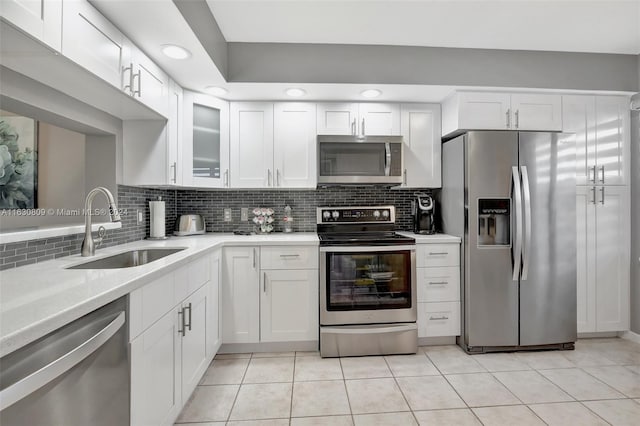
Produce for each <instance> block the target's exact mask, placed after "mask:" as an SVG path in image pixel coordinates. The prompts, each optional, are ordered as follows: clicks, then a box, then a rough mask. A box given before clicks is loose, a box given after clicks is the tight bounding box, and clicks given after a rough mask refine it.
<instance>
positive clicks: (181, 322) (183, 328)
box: [178, 308, 187, 337]
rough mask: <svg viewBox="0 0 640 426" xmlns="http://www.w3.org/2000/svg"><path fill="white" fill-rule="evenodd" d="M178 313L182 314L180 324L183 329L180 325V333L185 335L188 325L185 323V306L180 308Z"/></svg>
mask: <svg viewBox="0 0 640 426" xmlns="http://www.w3.org/2000/svg"><path fill="white" fill-rule="evenodd" d="M178 315H179V316H180V325H181V326H182V329H180V327H178V334H181V335H182V337H184V335H185V334H187V332H186V327H185V324H184V308H182V309H180V310H179V311H178Z"/></svg>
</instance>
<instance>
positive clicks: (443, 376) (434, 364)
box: [423, 351, 484, 425]
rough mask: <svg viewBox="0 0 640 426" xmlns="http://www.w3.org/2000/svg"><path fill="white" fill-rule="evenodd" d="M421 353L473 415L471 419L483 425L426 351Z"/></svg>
mask: <svg viewBox="0 0 640 426" xmlns="http://www.w3.org/2000/svg"><path fill="white" fill-rule="evenodd" d="M423 352H424V354H425V355H426V357H427V358H428V359H429V361H431V363H432V364H433V366H434V367H435V368H436V370H438V372H439V373H440V376H442V378H443V379H444V380H445V381H446V382H447V384H448V385H449V386H451V389H453V391H454V392H455V393H456V395H458V398H460V400H461V401H462V402H463V403H464V405H465V406H466V407H467V410H469V412H471V414H473V417H475V418H476V419H477V420H478V422H480V424H482V425H484V422H483V421H482V420H480V417H478V415H477V414H476V412H475V411H473V409H472V408H471V407H470V406H469V404H467V401H465V400H464V398H463V397H462V396H461V395H460V394H459V393H458V391H457V390H456V388H454V387H453V385H452V384H451V383H449V380H447V378H446V376H445V375H444V374H442V371H441V370H440V368H438V366H437V365H436V362H435V361H434V360H432V359H431V357H430V356H429V354H428V353H427V352H426V351H423ZM482 368H484V367H482Z"/></svg>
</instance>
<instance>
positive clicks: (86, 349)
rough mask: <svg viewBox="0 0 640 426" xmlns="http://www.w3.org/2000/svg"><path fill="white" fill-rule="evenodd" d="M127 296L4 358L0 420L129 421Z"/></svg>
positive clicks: (45, 425)
mask: <svg viewBox="0 0 640 426" xmlns="http://www.w3.org/2000/svg"><path fill="white" fill-rule="evenodd" d="M126 324H127V321H126V299H125V298H124V297H123V298H121V299H118V300H116V301H114V302H112V303H110V304H108V305H106V306H103V307H102V308H100V309H97V310H95V311H93V312H91V313H89V314H87V315H85V316H83V317H82V318H79V319H78V320H76V321H74V322H72V323H70V324H67V325H66V326H64V327H62V328H60V329H58V330H56V331H54V332H52V333H50V334H48V335H46V336H44V337H42V338H41V339H39V340H37V341H35V342H33V343H30V344H29V345H27V346H25V347H23V348H21V349H18V350H17V351H15V352H12V353H10V354H9V355H6V356H5V357H3V358H2V359H0V424H1V425H2V426H14V425H30V426H36V425H37V426H49V425H64V426H75V425H82V426H86V425H91V426H99V425H105V426H106V425H109V426H117V425H128V424H129V400H130V398H129V393H130V390H129V383H130V381H129V360H128V351H127V341H128V339H127V337H128V336H127V326H126Z"/></svg>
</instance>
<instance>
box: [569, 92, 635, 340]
mask: <svg viewBox="0 0 640 426" xmlns="http://www.w3.org/2000/svg"><path fill="white" fill-rule="evenodd" d="M562 107H563V109H562V113H563V117H562V119H563V120H562V121H563V131H564V132H569V133H575V135H576V156H577V161H576V164H577V169H576V177H577V184H578V186H577V188H576V216H577V217H576V224H577V244H578V247H577V249H578V250H577V255H578V259H577V260H578V265H577V293H578V294H577V298H578V299H577V300H578V318H577V320H578V332H579V333H592V332H611V331H624V330H628V329H629V291H630V290H629V273H630V271H629V261H630V240H629V227H630V210H629V174H630V173H629V172H630V170H629V159H630V152H629V143H630V128H629V121H630V116H629V99H628V98H627V97H625V96H587V95H576V96H563V97H562Z"/></svg>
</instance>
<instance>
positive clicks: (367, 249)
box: [320, 245, 416, 253]
mask: <svg viewBox="0 0 640 426" xmlns="http://www.w3.org/2000/svg"><path fill="white" fill-rule="evenodd" d="M407 250H409V251H413V252H415V251H416V246H415V245H401V246H400V245H399V246H320V253H345V252H347V253H353V252H359V253H375V252H393V251H407Z"/></svg>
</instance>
